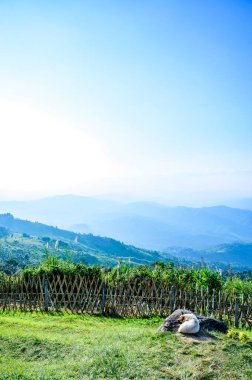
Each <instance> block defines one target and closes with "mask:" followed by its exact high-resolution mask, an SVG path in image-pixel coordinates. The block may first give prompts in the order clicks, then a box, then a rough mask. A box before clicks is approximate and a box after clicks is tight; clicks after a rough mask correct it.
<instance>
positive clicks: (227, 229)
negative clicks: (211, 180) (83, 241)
mask: <svg viewBox="0 0 252 380" xmlns="http://www.w3.org/2000/svg"><path fill="white" fill-rule="evenodd" d="M0 212H11V213H13V214H14V215H15V216H17V217H19V218H23V219H29V220H32V221H40V222H42V223H46V224H50V225H55V226H58V227H61V228H65V229H69V230H73V231H76V232H83V233H89V232H90V233H93V234H95V235H101V236H108V237H111V238H114V239H117V240H120V241H123V242H124V243H126V244H132V245H135V246H138V247H142V248H147V249H154V250H165V249H167V247H171V246H179V247H189V248H190V247H191V248H198V249H202V248H206V247H209V246H212V245H217V244H224V243H233V242H237V241H243V242H252V211H250V210H242V209H235V208H231V207H226V206H215V207H203V208H190V207H167V206H164V205H161V204H158V203H155V202H134V203H122V202H113V201H108V200H100V199H95V198H89V197H81V196H73V195H65V196H55V197H51V198H44V199H41V200H36V201H28V202H0Z"/></svg>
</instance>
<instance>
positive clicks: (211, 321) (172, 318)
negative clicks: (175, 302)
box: [157, 309, 228, 334]
mask: <svg viewBox="0 0 252 380" xmlns="http://www.w3.org/2000/svg"><path fill="white" fill-rule="evenodd" d="M188 313H189V314H190V313H192V314H195V313H193V312H192V311H190V310H186V309H177V310H175V311H174V312H173V313H172V314H171V315H169V316H168V317H167V318H166V319H165V321H164V323H163V324H162V325H161V326H160V327H159V329H158V330H157V332H165V331H171V332H174V333H175V332H177V330H178V327H179V325H180V322H179V320H178V319H179V317H180V316H181V315H182V314H188ZM195 315H196V317H197V318H198V320H199V323H200V330H208V331H219V332H222V333H224V334H226V333H227V331H228V326H227V324H226V323H225V322H222V321H219V320H218V319H215V318H208V317H204V316H202V315H198V314H195Z"/></svg>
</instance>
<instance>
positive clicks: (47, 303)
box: [44, 279, 49, 312]
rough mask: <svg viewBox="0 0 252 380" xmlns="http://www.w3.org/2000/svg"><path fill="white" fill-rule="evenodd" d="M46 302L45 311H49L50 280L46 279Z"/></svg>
mask: <svg viewBox="0 0 252 380" xmlns="http://www.w3.org/2000/svg"><path fill="white" fill-rule="evenodd" d="M44 297H45V298H44V302H45V305H44V306H45V311H46V312H47V311H48V308H49V307H48V306H49V290H48V280H46V279H45V281H44Z"/></svg>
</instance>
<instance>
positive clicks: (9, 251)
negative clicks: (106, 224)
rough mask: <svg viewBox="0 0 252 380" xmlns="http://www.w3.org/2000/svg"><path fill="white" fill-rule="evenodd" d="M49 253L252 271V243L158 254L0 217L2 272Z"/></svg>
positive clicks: (89, 260)
mask: <svg viewBox="0 0 252 380" xmlns="http://www.w3.org/2000/svg"><path fill="white" fill-rule="evenodd" d="M56 245H57V247H56ZM48 254H54V255H55V254H56V255H57V256H58V257H61V258H69V255H70V256H71V260H72V261H73V262H75V263H79V262H84V263H86V264H89V265H90V264H99V265H106V266H114V265H115V264H117V261H118V258H120V260H121V261H122V262H128V263H129V262H130V263H132V264H151V263H153V262H155V261H163V262H170V261H172V262H174V263H175V264H182V265H184V266H192V265H201V264H202V263H203V262H204V261H205V262H206V265H210V267H211V268H216V267H217V268H223V269H226V268H227V265H228V264H232V266H233V268H234V269H235V270H239V271H240V270H243V269H248V268H252V243H233V244H222V245H219V246H214V247H212V248H209V249H204V250H196V249H191V248H178V247H170V248H168V249H167V250H166V251H165V252H164V251H163V252H158V251H154V250H147V249H142V248H136V247H134V246H132V245H126V244H124V243H121V242H119V241H117V240H115V239H111V238H106V237H100V236H94V235H92V234H80V233H77V234H76V233H75V232H72V231H67V230H63V229H60V228H57V227H53V226H48V225H45V224H42V223H38V222H30V221H27V220H22V219H18V218H14V217H13V215H11V214H1V215H0V270H1V268H5V270H6V268H8V270H9V271H10V272H11V273H12V272H15V270H17V269H19V268H22V267H24V266H27V265H37V264H38V263H39V262H41V261H42V260H43V258H45V256H46V255H48ZM200 262H201V264H200Z"/></svg>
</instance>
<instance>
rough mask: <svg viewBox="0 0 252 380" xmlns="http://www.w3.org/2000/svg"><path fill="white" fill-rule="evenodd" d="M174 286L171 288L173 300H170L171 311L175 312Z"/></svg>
mask: <svg viewBox="0 0 252 380" xmlns="http://www.w3.org/2000/svg"><path fill="white" fill-rule="evenodd" d="M174 295H175V294H174V286H172V287H171V299H170V310H171V311H173V307H174Z"/></svg>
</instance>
